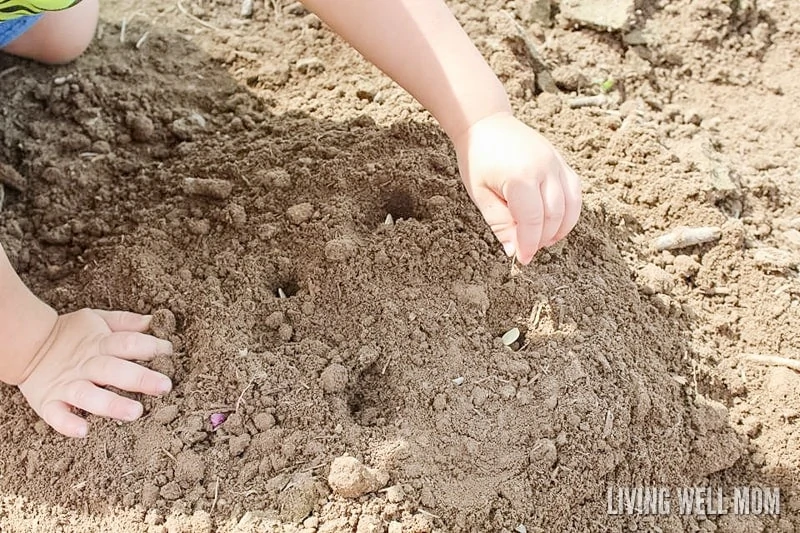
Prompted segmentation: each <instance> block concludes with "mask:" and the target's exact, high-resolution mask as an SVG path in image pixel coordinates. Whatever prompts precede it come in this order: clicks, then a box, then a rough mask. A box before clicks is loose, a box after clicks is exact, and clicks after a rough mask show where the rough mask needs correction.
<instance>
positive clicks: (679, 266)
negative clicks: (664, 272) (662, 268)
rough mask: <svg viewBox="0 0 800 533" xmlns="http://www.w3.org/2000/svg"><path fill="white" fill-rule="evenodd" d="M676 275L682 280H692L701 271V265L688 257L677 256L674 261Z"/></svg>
mask: <svg viewBox="0 0 800 533" xmlns="http://www.w3.org/2000/svg"><path fill="white" fill-rule="evenodd" d="M672 266H673V267H674V268H675V274H677V275H678V276H680V277H682V278H691V277H692V276H694V275H695V274H697V272H698V271H699V270H700V263H698V262H697V261H695V260H694V259H692V257H690V256H688V255H677V256H675V259H673V260H672Z"/></svg>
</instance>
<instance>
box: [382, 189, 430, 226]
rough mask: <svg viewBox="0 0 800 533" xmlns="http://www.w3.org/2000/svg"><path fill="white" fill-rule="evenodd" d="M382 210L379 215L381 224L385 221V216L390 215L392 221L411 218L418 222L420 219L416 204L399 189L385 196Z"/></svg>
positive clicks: (408, 195)
mask: <svg viewBox="0 0 800 533" xmlns="http://www.w3.org/2000/svg"><path fill="white" fill-rule="evenodd" d="M383 208H384V213H383V214H382V215H381V219H380V221H381V222H383V221H384V220H385V218H386V214H389V215H392V218H393V219H394V220H399V219H401V218H402V219H405V220H408V219H411V218H414V219H417V220H420V219H421V218H422V217H421V216H420V215H421V213H419V212H418V208H417V202H416V201H415V200H414V198H412V197H411V195H410V194H408V193H407V192H405V191H403V190H400V189H395V190H394V191H391V192H390V193H389V194H388V195H387V196H386V198H385V199H384V202H383Z"/></svg>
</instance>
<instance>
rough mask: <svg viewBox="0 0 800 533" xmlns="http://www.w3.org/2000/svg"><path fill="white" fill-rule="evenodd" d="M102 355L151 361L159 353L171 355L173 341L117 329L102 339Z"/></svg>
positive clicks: (100, 345)
mask: <svg viewBox="0 0 800 533" xmlns="http://www.w3.org/2000/svg"><path fill="white" fill-rule="evenodd" d="M99 348H100V355H111V356H114V357H122V358H123V359H129V360H137V361H149V360H151V359H152V358H153V357H155V356H157V355H171V354H172V343H171V342H169V341H166V340H164V339H159V338H156V337H153V336H152V335H145V334H144V333H138V332H133V331H117V332H114V333H111V334H110V335H106V336H105V337H103V338H102V339H100V344H99Z"/></svg>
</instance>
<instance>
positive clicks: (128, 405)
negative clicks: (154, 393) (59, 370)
mask: <svg viewBox="0 0 800 533" xmlns="http://www.w3.org/2000/svg"><path fill="white" fill-rule="evenodd" d="M64 399H65V400H66V401H67V402H68V403H70V404H71V405H73V406H75V407H77V408H78V409H83V410H84V411H88V412H90V413H92V414H94V415H97V416H106V417H109V418H115V419H117V420H127V421H131V420H136V419H137V418H139V417H140V416H141V415H142V410H143V408H142V404H140V403H139V402H137V401H134V400H131V399H130V398H124V397H122V396H120V395H119V394H115V393H113V392H111V391H110V390H106V389H102V388H100V387H98V386H97V385H95V384H94V383H91V382H89V381H85V380H82V381H73V382H72V383H70V384H69V385H67V390H66V396H65V398H64Z"/></svg>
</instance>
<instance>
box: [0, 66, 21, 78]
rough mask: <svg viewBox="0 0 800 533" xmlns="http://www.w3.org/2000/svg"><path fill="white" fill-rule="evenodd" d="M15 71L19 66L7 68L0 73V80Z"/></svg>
mask: <svg viewBox="0 0 800 533" xmlns="http://www.w3.org/2000/svg"><path fill="white" fill-rule="evenodd" d="M16 70H19V66H14V67H8V68H7V69H5V70H4V71H2V72H0V78H3V77H5V76H7V75H8V74H11V73H12V72H14V71H16Z"/></svg>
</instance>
